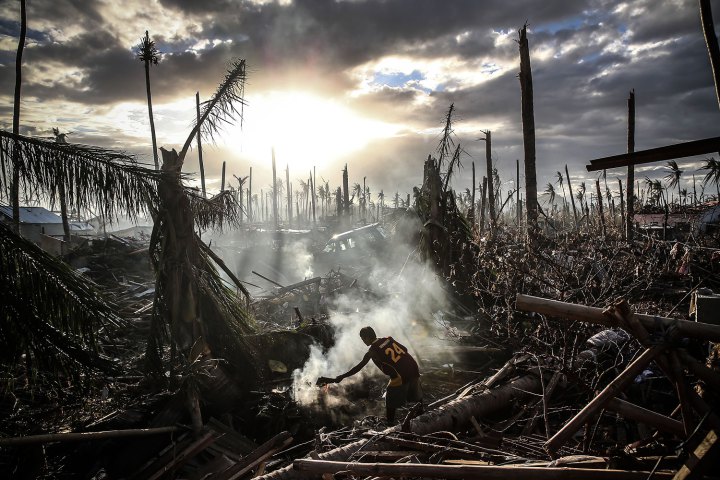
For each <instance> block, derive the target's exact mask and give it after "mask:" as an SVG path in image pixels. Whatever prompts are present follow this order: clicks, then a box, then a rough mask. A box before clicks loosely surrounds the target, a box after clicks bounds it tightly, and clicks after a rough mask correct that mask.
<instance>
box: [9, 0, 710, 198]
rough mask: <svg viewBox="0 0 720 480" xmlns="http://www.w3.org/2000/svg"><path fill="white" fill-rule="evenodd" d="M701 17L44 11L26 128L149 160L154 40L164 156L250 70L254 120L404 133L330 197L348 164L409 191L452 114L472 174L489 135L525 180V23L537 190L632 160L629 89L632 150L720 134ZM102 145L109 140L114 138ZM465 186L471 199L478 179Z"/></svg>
mask: <svg viewBox="0 0 720 480" xmlns="http://www.w3.org/2000/svg"><path fill="white" fill-rule="evenodd" d="M719 10H720V9H715V12H714V15H715V18H716V23H719V24H720V18H718V16H719V15H720V13H719ZM18 16H19V8H18V6H17V4H16V3H15V2H4V3H3V5H1V6H0V112H2V113H3V116H2V117H1V118H0V124H2V126H8V125H9V124H10V121H11V119H10V116H9V113H8V112H10V111H11V106H12V92H13V89H14V58H15V49H16V47H17V43H16V42H17V34H18V32H19V28H18V23H17V19H18ZM698 16H699V15H698V11H697V3H696V2H695V1H693V0H673V1H665V2H654V1H651V0H637V1H632V2H623V1H617V0H586V1H556V2H542V3H538V2H532V1H530V0H523V1H517V2H507V1H499V0H498V1H484V2H478V1H476V0H455V1H453V2H446V1H444V0H395V1H392V2H390V1H381V0H357V1H335V2H328V1H324V0H323V1H321V0H295V1H270V0H267V1H265V0H263V1H249V0H245V1H229V0H206V1H203V2H196V1H191V0H161V1H158V2H139V1H137V0H127V1H125V2H122V4H118V3H115V2H90V3H87V2H82V1H80V0H35V1H33V2H30V4H29V6H28V23H29V28H30V30H29V34H28V38H29V40H28V45H27V48H26V52H25V57H24V62H23V63H24V70H23V71H24V80H23V96H24V97H23V98H24V101H23V109H22V118H23V119H24V121H23V128H25V129H28V130H34V131H43V130H47V129H49V127H51V126H54V124H56V123H58V124H62V122H63V121H65V122H67V126H66V128H64V129H66V130H71V131H78V132H80V133H79V134H78V135H79V138H84V139H92V140H97V141H99V142H103V143H105V144H106V145H102V146H107V145H123V144H125V145H127V146H128V148H129V149H139V150H138V151H142V149H143V148H145V150H144V151H145V152H146V154H149V148H148V147H147V145H148V144H149V142H147V139H146V137H147V136H148V135H147V134H146V133H145V132H144V130H145V129H146V128H147V115H146V104H145V78H144V69H143V65H142V64H141V63H140V62H139V61H138V60H137V59H136V58H135V54H134V50H133V47H134V45H136V44H137V43H138V41H139V39H140V37H141V36H142V35H143V34H144V31H145V30H149V32H150V35H151V37H152V38H153V39H154V40H155V41H156V43H157V46H158V48H159V49H160V50H161V51H162V52H163V53H164V55H163V57H162V59H161V62H160V64H159V65H157V66H153V67H152V68H151V71H150V75H151V82H152V92H153V101H154V105H155V112H156V115H158V116H160V119H159V120H158V119H156V124H157V127H158V134H159V135H160V136H161V137H162V138H163V139H164V142H163V144H165V145H171V144H177V143H180V142H182V141H183V140H184V137H185V135H186V134H187V131H188V130H187V126H188V124H189V123H190V122H191V121H192V118H193V111H194V99H193V96H194V93H195V92H196V91H199V92H200V94H201V98H202V99H206V98H208V97H209V96H210V95H211V94H212V93H213V92H214V91H215V88H216V86H217V84H218V83H219V81H220V80H221V79H222V77H223V74H224V72H225V69H226V66H227V64H228V62H229V61H230V60H231V59H233V58H238V57H240V58H245V59H246V60H247V63H248V66H249V74H250V75H249V82H248V86H247V90H246V92H247V94H248V98H249V99H250V101H249V105H248V109H249V110H248V111H251V110H252V109H253V102H252V101H251V100H252V96H253V95H254V96H257V97H262V96H263V95H267V94H268V93H270V92H283V91H285V92H300V91H302V92H306V93H307V94H310V95H314V96H316V97H322V98H325V99H327V100H328V101H332V102H336V103H338V104H343V105H345V106H347V107H348V108H352V109H353V110H354V111H356V112H358V113H359V114H360V115H362V116H363V117H364V118H368V119H371V120H373V119H374V120H379V121H382V122H386V123H389V124H393V125H394V126H395V127H396V133H395V134H393V135H388V136H386V137H384V138H378V139H375V140H373V141H372V142H371V143H369V144H368V145H366V146H365V147H363V148H360V149H358V150H357V151H355V152H351V153H342V154H338V155H337V158H336V161H335V162H334V163H328V165H327V167H326V168H327V170H323V171H322V172H318V173H319V174H320V173H322V175H324V176H325V178H328V179H329V180H331V183H333V184H338V183H339V171H340V168H341V166H342V165H343V164H344V163H348V164H349V165H351V168H352V169H353V170H354V171H357V172H358V173H359V174H360V173H362V174H363V175H368V176H374V175H377V176H378V178H377V179H374V183H375V184H377V185H378V190H379V189H380V188H384V189H386V190H391V189H392V190H395V189H398V190H400V191H401V192H409V191H410V189H411V187H412V186H413V185H417V184H418V183H419V182H420V181H421V177H422V161H423V160H424V159H425V158H426V157H427V155H428V154H430V153H433V151H434V147H435V144H436V141H437V134H438V133H439V131H440V128H441V125H440V124H441V122H442V118H443V115H444V114H445V112H446V111H447V108H448V107H449V105H450V103H454V104H455V106H456V108H457V112H458V116H457V118H456V128H457V132H458V140H459V141H460V142H462V144H463V146H464V148H465V149H466V150H467V151H468V153H469V155H470V157H469V158H470V159H471V160H470V161H472V160H475V161H476V164H477V167H480V166H481V165H480V164H483V163H484V146H483V144H482V143H481V142H477V141H476V139H477V138H478V137H479V136H480V134H479V132H480V130H484V129H490V130H492V131H493V145H494V147H493V152H494V155H495V156H496V157H497V164H498V166H499V170H500V173H501V176H503V177H504V178H513V177H514V168H515V159H517V158H522V157H523V151H522V137H521V131H522V129H521V122H520V88H519V83H518V79H517V72H518V70H519V59H518V45H517V42H516V39H517V29H518V28H519V27H521V26H522V24H523V23H524V22H525V21H526V20H527V21H528V25H529V32H530V33H529V41H530V49H531V63H532V68H533V82H534V91H535V123H536V135H537V162H538V183H539V184H543V183H544V181H545V180H544V176H545V175H548V174H553V173H554V172H555V171H556V170H558V169H561V168H563V166H564V165H565V164H568V166H569V169H570V171H571V174H572V175H574V176H577V177H578V178H590V177H588V176H587V174H586V172H585V171H584V165H585V163H586V162H587V161H588V160H590V159H592V158H596V157H599V156H604V155H611V154H615V153H620V152H623V151H624V150H625V131H626V125H625V123H626V115H627V112H626V99H627V95H628V92H629V91H630V90H631V89H635V91H636V98H637V148H650V147H654V146H660V145H664V144H669V143H674V142H679V141H685V140H692V139H697V138H704V137H708V136H714V135H716V131H715V129H714V128H713V125H716V124H717V123H718V121H719V120H720V119H719V118H718V110H717V100H716V98H715V96H714V92H713V84H712V76H711V72H710V68H709V62H708V59H707V51H706V48H705V46H704V41H703V38H702V32H701V29H700V24H699V18H698ZM98 25H101V26H102V28H97V26H98ZM59 112H60V113H63V114H62V115H59V114H58V113H59ZM64 113H67V115H65V114H64ZM123 114H124V115H127V116H126V118H125V119H123V118H121V116H122V115H123ZM251 117H252V115H248V121H251V120H250V119H251ZM256 117H257V115H256ZM51 124H53V125H51ZM61 126H62V125H61ZM334 127H337V125H334ZM248 131H252V128H251V126H250V125H248ZM104 132H107V133H108V134H109V135H112V137H111V138H106V139H103V137H102V133H104ZM83 135H85V137H83ZM238 135H242V134H238ZM143 145H145V147H143ZM222 160H228V161H229V163H230V164H233V165H236V166H237V168H239V169H240V168H242V169H243V170H244V169H246V168H247V167H248V166H251V165H253V164H254V165H256V166H258V168H257V169H256V171H255V173H256V175H259V176H263V175H265V174H266V173H267V172H265V171H264V170H267V163H268V162H267V158H264V157H250V156H249V155H248V154H247V152H246V151H244V152H243V151H238V150H234V151H233V149H232V148H231V146H227V145H224V146H223V145H219V146H218V148H217V149H215V150H212V149H210V148H208V155H207V158H206V162H207V165H208V169H209V171H211V172H216V171H218V170H219V167H218V166H219V165H220V164H221V163H222ZM681 163H682V161H681ZM681 166H682V165H681ZM456 181H457V185H458V187H459V188H465V186H467V185H468V182H469V178H468V174H467V171H466V172H464V173H463V172H461V173H460V174H459V175H458V177H457V179H456Z"/></svg>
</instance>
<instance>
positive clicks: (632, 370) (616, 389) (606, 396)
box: [544, 345, 665, 456]
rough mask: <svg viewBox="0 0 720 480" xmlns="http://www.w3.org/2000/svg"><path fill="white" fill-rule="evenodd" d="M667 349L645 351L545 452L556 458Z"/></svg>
mask: <svg viewBox="0 0 720 480" xmlns="http://www.w3.org/2000/svg"><path fill="white" fill-rule="evenodd" d="M664 349H665V346H664V345H656V346H654V347H651V348H647V349H645V351H644V352H643V353H642V354H641V355H640V356H639V357H637V358H636V359H635V360H633V362H632V363H630V365H628V366H627V367H626V368H625V370H623V372H622V373H621V374H620V375H618V376H617V377H615V379H614V380H613V381H612V382H610V383H609V384H608V385H607V387H605V388H604V389H603V390H602V392H600V393H599V394H598V395H596V396H595V397H594V398H593V399H592V400H591V401H590V403H588V404H587V405H586V406H585V407H584V408H583V409H582V410H580V411H579V412H578V414H577V415H575V416H574V417H573V418H572V419H571V420H570V421H568V422H567V423H566V424H565V425H564V426H563V427H562V428H561V429H560V431H558V432H557V433H556V434H555V435H553V437H552V438H551V439H550V440H548V441H547V442H545V445H544V446H545V450H547V451H548V453H549V454H550V456H554V455H555V454H556V452H557V451H558V450H559V449H560V447H561V446H562V445H563V444H564V443H565V442H566V441H567V440H568V439H569V438H570V437H571V436H573V435H575V433H576V432H577V431H578V430H580V428H581V427H582V426H583V425H584V424H585V423H586V422H587V421H588V420H589V419H590V417H592V416H593V415H594V414H595V413H597V411H598V410H600V409H602V408H604V407H605V406H606V405H607V404H608V402H610V400H612V399H613V398H614V397H615V396H616V395H618V394H619V393H621V392H622V391H623V390H624V389H625V388H626V387H627V386H628V385H630V383H632V381H633V380H634V379H635V377H636V376H637V375H638V374H640V373H641V372H642V371H643V370H644V369H645V367H647V366H648V364H650V362H652V361H653V359H655V357H657V356H658V355H660V354H661V353H662V352H663V350H664Z"/></svg>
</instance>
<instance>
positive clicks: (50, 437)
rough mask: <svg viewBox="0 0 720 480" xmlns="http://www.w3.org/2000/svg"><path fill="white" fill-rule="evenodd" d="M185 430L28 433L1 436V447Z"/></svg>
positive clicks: (174, 428)
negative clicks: (6, 436)
mask: <svg viewBox="0 0 720 480" xmlns="http://www.w3.org/2000/svg"><path fill="white" fill-rule="evenodd" d="M180 430H183V429H182V428H180V427H159V428H133V429H128V430H106V431H102V432H69V433H45V434H41V435H26V436H24V437H13V438H0V447H6V446H16V445H32V444H35V443H50V442H85V441H88V440H104V439H107V438H121V437H144V436H148V435H160V434H163V433H173V432H178V431H180Z"/></svg>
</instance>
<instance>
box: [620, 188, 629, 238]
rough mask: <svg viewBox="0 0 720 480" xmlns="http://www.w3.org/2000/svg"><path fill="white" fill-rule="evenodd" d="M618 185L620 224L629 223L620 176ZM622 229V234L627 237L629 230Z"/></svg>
mask: <svg viewBox="0 0 720 480" xmlns="http://www.w3.org/2000/svg"><path fill="white" fill-rule="evenodd" d="M618 186H619V188H620V225H621V226H622V225H627V220H626V219H625V197H624V196H623V186H622V180H621V179H619V178H618ZM621 230H622V236H623V237H626V235H627V232H626V231H625V229H623V228H621Z"/></svg>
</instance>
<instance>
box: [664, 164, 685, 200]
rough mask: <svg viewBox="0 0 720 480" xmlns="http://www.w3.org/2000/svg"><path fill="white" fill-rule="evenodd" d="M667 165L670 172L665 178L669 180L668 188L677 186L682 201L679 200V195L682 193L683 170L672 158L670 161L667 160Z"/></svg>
mask: <svg viewBox="0 0 720 480" xmlns="http://www.w3.org/2000/svg"><path fill="white" fill-rule="evenodd" d="M666 165H667V169H668V173H667V175H665V180H667V182H668V184H667V188H673V187H677V190H678V201H680V200H679V197H680V196H681V195H680V177H681V176H682V174H683V171H682V170H680V168H679V167H678V164H677V162H676V161H675V160H670V161H669V162H667V164H666Z"/></svg>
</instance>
